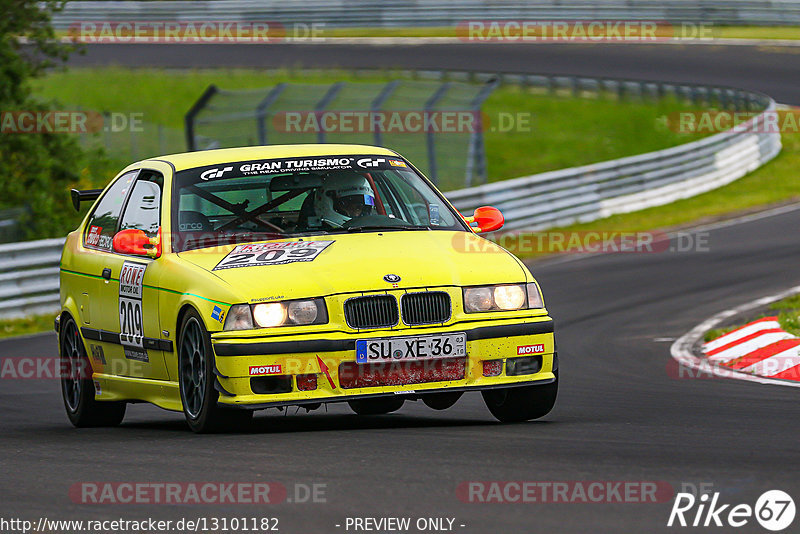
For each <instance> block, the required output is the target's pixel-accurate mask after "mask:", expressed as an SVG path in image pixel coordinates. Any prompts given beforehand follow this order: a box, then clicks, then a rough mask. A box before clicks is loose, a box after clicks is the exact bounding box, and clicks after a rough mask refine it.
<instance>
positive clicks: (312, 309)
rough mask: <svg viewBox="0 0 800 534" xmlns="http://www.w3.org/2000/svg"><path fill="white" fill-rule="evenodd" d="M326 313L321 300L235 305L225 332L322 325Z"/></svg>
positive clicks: (324, 321) (323, 302) (325, 320)
mask: <svg viewBox="0 0 800 534" xmlns="http://www.w3.org/2000/svg"><path fill="white" fill-rule="evenodd" d="M327 322H328V313H327V310H326V309H325V301H324V300H323V299H306V300H289V301H284V302H264V303H261V304H253V305H250V304H237V305H235V306H231V309H230V311H229V312H228V317H227V318H226V319H225V330H251V329H253V328H274V327H276V326H301V325H309V324H324V323H327Z"/></svg>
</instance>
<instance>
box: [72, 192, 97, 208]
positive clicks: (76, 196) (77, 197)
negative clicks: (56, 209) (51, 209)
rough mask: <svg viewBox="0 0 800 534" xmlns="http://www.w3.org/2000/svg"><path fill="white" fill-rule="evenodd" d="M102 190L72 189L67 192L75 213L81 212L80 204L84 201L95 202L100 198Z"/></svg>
mask: <svg viewBox="0 0 800 534" xmlns="http://www.w3.org/2000/svg"><path fill="white" fill-rule="evenodd" d="M102 192H103V190H102V189H83V190H80V189H73V190H71V191H70V192H69V194H70V195H71V196H72V205H73V206H75V211H80V210H81V202H83V201H86V200H97V199H98V198H100V193H102Z"/></svg>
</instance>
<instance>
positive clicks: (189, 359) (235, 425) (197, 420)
mask: <svg viewBox="0 0 800 534" xmlns="http://www.w3.org/2000/svg"><path fill="white" fill-rule="evenodd" d="M213 358H214V353H213V352H212V350H211V337H210V336H209V334H208V332H207V331H206V328H205V326H203V322H202V321H201V320H200V316H199V315H198V314H197V312H196V311H194V310H190V311H188V312H187V313H186V315H185V316H184V318H183V321H182V323H181V329H180V334H179V337H178V377H179V383H180V392H181V403H182V404H183V414H184V416H185V417H186V423H187V424H188V425H189V428H190V429H192V431H193V432H198V433H205V432H220V431H225V430H237V429H239V428H241V427H243V426H244V425H246V424H247V423H248V422H249V421H250V420H251V419H252V418H253V412H251V411H249V410H236V409H231V408H227V409H226V408H221V407H219V406H218V405H217V399H219V392H217V390H216V388H215V387H214V381H215V380H216V378H215V376H214V362H213Z"/></svg>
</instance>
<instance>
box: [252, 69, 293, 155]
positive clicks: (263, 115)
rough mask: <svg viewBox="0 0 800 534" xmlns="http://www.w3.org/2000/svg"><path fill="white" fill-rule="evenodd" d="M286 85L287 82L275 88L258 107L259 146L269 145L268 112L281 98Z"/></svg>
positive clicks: (257, 130) (257, 128)
mask: <svg viewBox="0 0 800 534" xmlns="http://www.w3.org/2000/svg"><path fill="white" fill-rule="evenodd" d="M286 85H287V84H286V82H281V83H279V84H278V85H276V86H275V87H273V88H272V89H271V90H270V92H269V93H267V96H265V97H264V99H263V100H262V101H261V102H259V103H258V106H257V107H256V132H257V135H258V144H259V145H266V144H267V110H268V109H269V107H270V106H271V105H272V104H274V103H275V101H276V100H277V99H278V97H279V96H281V93H283V90H284V89H286Z"/></svg>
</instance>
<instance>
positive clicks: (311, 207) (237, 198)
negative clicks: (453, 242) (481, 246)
mask: <svg viewBox="0 0 800 534" xmlns="http://www.w3.org/2000/svg"><path fill="white" fill-rule="evenodd" d="M174 194H175V199H174V201H173V206H176V207H177V209H176V210H175V211H174V212H173V215H174V220H173V228H175V229H177V232H175V233H174V237H173V249H174V250H175V251H178V252H180V251H184V250H191V249H195V248H202V247H210V246H216V245H223V244H229V243H245V242H249V241H263V240H269V239H280V238H286V237H296V236H305V235H326V234H337V233H348V232H368V231H392V230H459V231H467V226H466V224H465V223H464V222H463V221H462V220H461V218H460V217H459V216H458V213H457V212H455V211H454V210H453V209H452V208H450V206H449V205H447V203H446V202H445V201H444V199H443V198H442V197H441V196H440V195H439V194H438V193H437V192H436V191H435V190H434V189H432V188H431V187H430V186H429V185H428V183H427V182H426V181H425V180H424V179H423V178H422V177H421V176H419V175H418V174H417V173H416V172H415V171H414V170H413V169H412V168H411V167H410V165H409V164H408V163H407V162H406V161H404V160H402V159H400V158H392V157H387V156H369V155H363V156H350V155H348V156H313V157H307V158H281V159H270V160H258V161H241V162H236V163H225V164H220V165H216V166H206V167H198V168H194V169H188V170H185V171H180V172H178V173H177V174H176V176H175V183H174Z"/></svg>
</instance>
